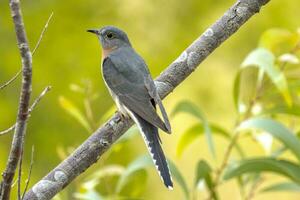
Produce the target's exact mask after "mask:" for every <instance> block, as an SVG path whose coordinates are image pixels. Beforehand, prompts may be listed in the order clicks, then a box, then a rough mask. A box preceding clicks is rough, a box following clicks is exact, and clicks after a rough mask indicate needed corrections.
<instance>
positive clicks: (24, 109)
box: [0, 0, 32, 200]
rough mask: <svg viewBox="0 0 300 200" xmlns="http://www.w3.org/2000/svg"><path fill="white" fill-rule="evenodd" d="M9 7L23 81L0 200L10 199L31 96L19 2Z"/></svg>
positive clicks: (29, 66)
mask: <svg viewBox="0 0 300 200" xmlns="http://www.w3.org/2000/svg"><path fill="white" fill-rule="evenodd" d="M9 6H10V10H11V15H12V18H13V22H14V26H15V31H16V36H17V43H18V47H19V51H20V54H21V58H22V75H23V79H22V89H21V94H20V100H19V109H18V115H17V123H16V128H15V132H14V136H13V141H12V146H11V150H10V154H9V157H8V161H7V164H6V168H5V171H4V172H3V174H2V177H3V180H2V183H1V191H0V199H1V200H6V199H9V197H10V190H11V184H12V181H13V178H14V175H15V171H16V168H17V166H18V162H19V160H20V156H21V152H22V149H23V143H24V137H25V133H26V124H27V118H28V108H29V100H30V96H31V79H32V55H31V52H30V49H29V45H28V41H27V37H26V32H25V28H24V24H23V19H22V14H21V9H20V2H19V0H10V2H9Z"/></svg>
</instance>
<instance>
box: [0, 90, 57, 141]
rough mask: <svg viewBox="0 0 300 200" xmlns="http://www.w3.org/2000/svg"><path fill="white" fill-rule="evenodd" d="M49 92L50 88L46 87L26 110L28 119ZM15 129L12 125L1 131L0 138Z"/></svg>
mask: <svg viewBox="0 0 300 200" xmlns="http://www.w3.org/2000/svg"><path fill="white" fill-rule="evenodd" d="M50 90H51V86H47V87H46V88H45V89H44V90H43V91H42V93H41V94H40V95H39V96H38V97H37V98H36V99H35V100H34V102H33V104H32V105H31V106H30V108H29V109H28V117H30V114H31V112H32V111H33V109H34V108H35V107H36V105H37V104H38V103H39V102H40V101H41V99H42V98H43V97H44V96H45V94H46V93H47V92H49V91H50ZM15 127H16V124H14V125H12V126H11V127H10V128H8V129H6V130H4V131H1V132H0V136H2V135H5V134H7V133H9V132H10V131H12V130H14V129H15Z"/></svg>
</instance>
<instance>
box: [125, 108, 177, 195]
mask: <svg viewBox="0 0 300 200" xmlns="http://www.w3.org/2000/svg"><path fill="white" fill-rule="evenodd" d="M130 114H131V117H132V118H133V120H134V121H135V123H136V124H137V126H138V127H139V130H140V132H141V134H142V136H143V138H144V141H145V143H146V145H147V148H148V150H149V152H150V154H151V157H152V160H153V162H154V165H155V166H156V169H157V171H158V174H159V175H160V177H161V179H162V181H163V182H164V184H165V186H166V187H167V188H168V189H170V190H172V189H173V182H172V178H171V173H170V170H169V167H168V163H167V160H166V157H165V155H164V152H163V150H162V148H161V146H160V138H159V135H158V128H157V127H155V126H153V125H152V124H150V123H149V122H147V121H146V120H144V119H143V118H141V117H140V116H138V115H137V114H135V113H132V112H131V113H130Z"/></svg>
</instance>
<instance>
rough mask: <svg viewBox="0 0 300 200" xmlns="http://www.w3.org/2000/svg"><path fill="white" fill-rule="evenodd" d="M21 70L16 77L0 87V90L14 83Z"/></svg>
mask: <svg viewBox="0 0 300 200" xmlns="http://www.w3.org/2000/svg"><path fill="white" fill-rule="evenodd" d="M21 72H22V70H19V71H18V72H17V73H16V75H14V76H13V77H12V78H11V79H10V80H8V81H7V82H6V83H4V84H3V85H1V86H0V90H2V89H4V88H5V87H7V86H8V85H9V84H11V83H12V82H14V81H15V80H16V79H17V78H18V76H19V75H20V74H21Z"/></svg>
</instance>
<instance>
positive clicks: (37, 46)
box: [32, 12, 53, 55]
mask: <svg viewBox="0 0 300 200" xmlns="http://www.w3.org/2000/svg"><path fill="white" fill-rule="evenodd" d="M52 16H53V12H51V14H50V16H49V18H48V20H47V22H46V24H45V26H44V28H43V30H42V32H41V34H40V37H39V39H38V41H37V43H36V45H35V47H34V49H33V51H32V55H34V54H35V52H36V50H37V49H38V48H39V46H40V43H41V41H42V39H43V37H44V34H45V32H46V30H47V28H48V26H49V22H50V21H51V19H52Z"/></svg>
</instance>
